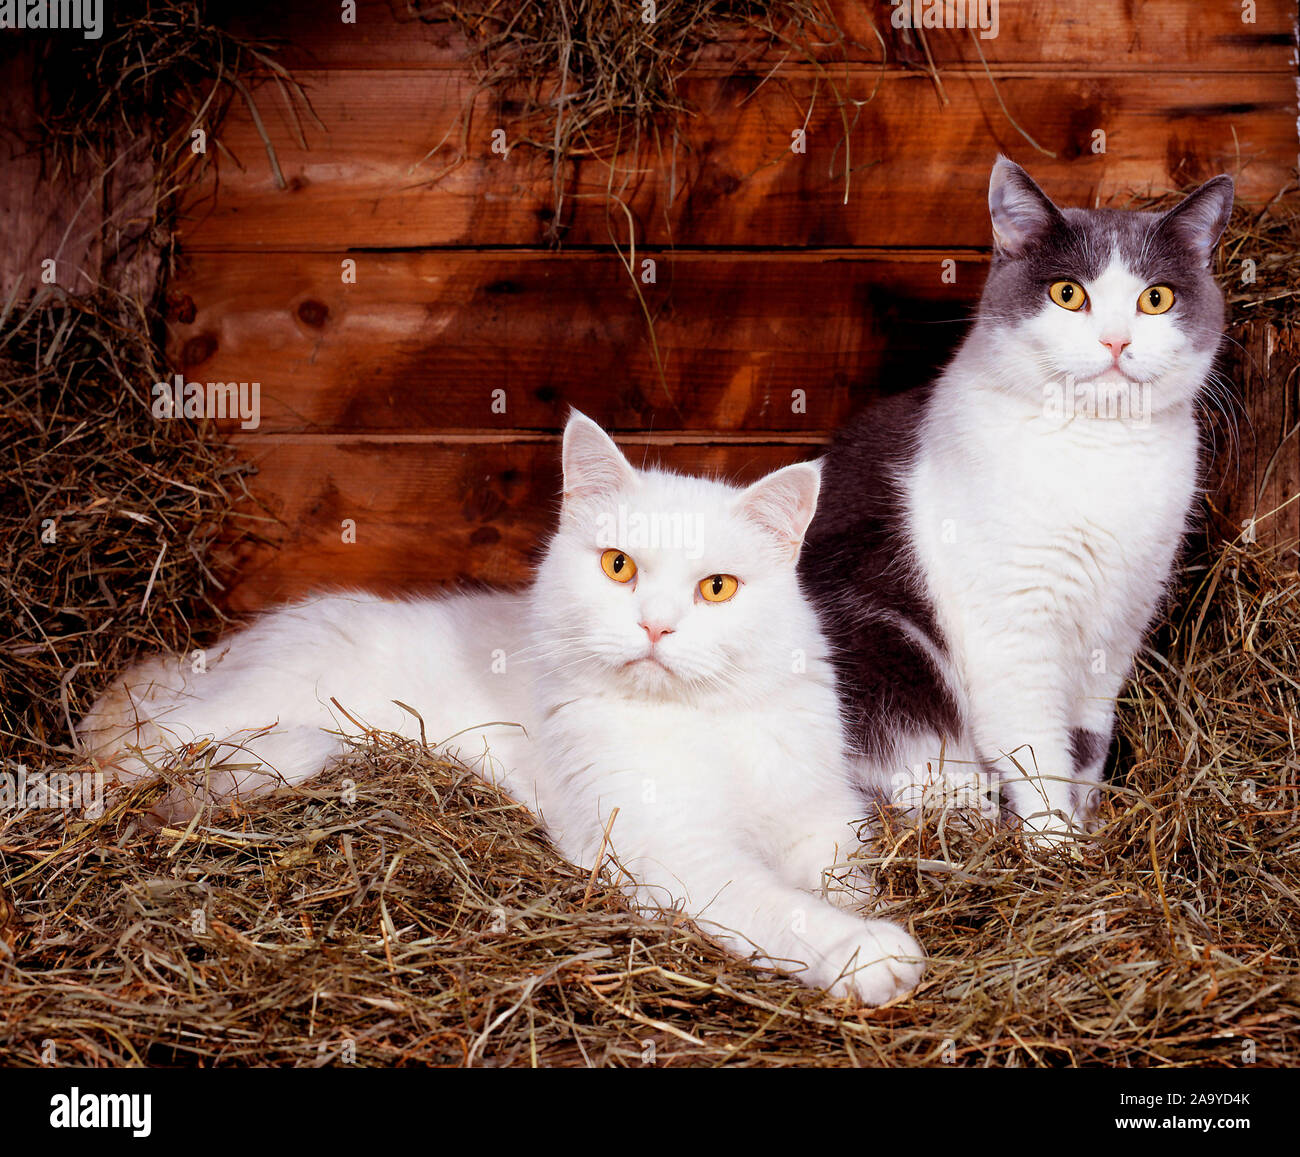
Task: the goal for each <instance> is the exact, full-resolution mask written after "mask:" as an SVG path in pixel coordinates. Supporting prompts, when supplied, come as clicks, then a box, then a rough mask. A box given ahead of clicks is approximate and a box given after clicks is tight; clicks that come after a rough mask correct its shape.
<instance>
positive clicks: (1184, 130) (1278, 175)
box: [181, 70, 1296, 252]
mask: <svg viewBox="0 0 1300 1157" xmlns="http://www.w3.org/2000/svg"><path fill="white" fill-rule="evenodd" d="M303 80H304V82H305V83H306V84H307V85H308V88H309V91H310V94H311V99H312V102H313V105H314V107H315V110H316V113H317V115H318V116H319V117H320V119H321V121H322V122H323V123H324V125H325V126H326V128H327V131H326V132H322V131H321V130H320V129H318V128H316V127H314V126H312V125H311V124H306V125H304V126H303V131H304V132H305V134H306V139H307V141H308V144H309V147H308V148H307V149H303V148H301V147H300V145H299V144H298V143H297V142H296V133H297V128H296V117H295V116H294V115H292V114H291V113H290V111H289V109H288V106H287V103H286V100H285V98H284V96H283V94H282V93H281V92H280V90H279V89H278V88H276V87H275V86H263V87H262V88H260V89H259V90H258V91H257V94H256V97H255V99H256V100H257V101H258V104H259V108H260V109H261V114H262V117H263V119H264V121H265V122H266V125H267V131H268V133H269V134H270V136H271V139H272V141H273V143H274V145H275V147H276V150H277V154H278V157H279V163H280V166H281V168H282V170H283V174H284V179H285V182H286V187H285V188H280V187H278V185H277V183H276V181H275V179H274V178H273V176H272V173H271V170H270V167H269V165H268V163H267V161H266V156H265V150H264V146H263V142H262V139H261V137H260V136H259V135H258V133H257V132H256V131H255V129H254V128H253V126H252V125H251V123H250V121H249V118H248V116H247V114H246V112H242V111H240V110H238V109H236V110H232V114H231V116H230V118H229V120H228V123H227V126H226V128H225V129H224V130H223V133H222V137H221V144H222V146H223V147H225V148H226V149H228V150H230V152H231V153H233V154H234V156H235V157H236V158H238V160H239V162H240V164H242V165H243V166H244V167H243V168H242V169H241V168H239V167H237V166H236V165H234V164H230V163H223V164H222V166H221V175H220V182H221V183H220V186H219V196H216V197H215V200H214V199H212V198H211V197H209V196H207V194H211V193H212V192H213V189H212V188H211V187H207V188H206V189H205V190H200V194H202V195H201V196H200V197H199V198H198V199H196V200H194V201H192V202H191V204H190V207H189V217H188V220H187V221H186V222H185V223H184V226H183V228H182V230H181V240H182V242H183V244H184V246H185V247H186V249H188V250H189V251H191V252H195V251H200V250H220V251H223V252H230V251H238V250H249V249H254V250H256V249H283V250H295V251H312V250H314V251H319V250H337V249H392V248H400V249H409V248H422V247H434V246H466V245H479V246H482V245H508V246H534V245H540V244H543V243H544V241H545V239H546V235H547V230H548V226H549V224H550V221H551V217H552V216H553V205H554V198H553V188H552V175H551V171H550V166H549V164H548V163H547V162H546V161H545V159H544V158H543V157H542V156H541V155H540V154H539V153H537V152H536V151H534V150H530V149H528V148H526V147H517V148H514V149H513V150H512V151H511V152H510V153H509V155H508V156H505V157H502V156H499V155H494V154H493V153H492V151H491V132H492V130H493V129H495V128H498V127H503V126H506V127H507V134H508V138H507V139H511V138H510V137H509V132H510V130H509V128H508V126H509V125H510V123H511V117H512V116H513V115H514V112H515V111H517V110H515V109H514V108H513V106H512V105H511V103H510V102H509V101H500V100H498V99H497V98H495V97H494V96H492V95H491V94H488V93H479V94H478V96H477V97H476V98H475V97H474V92H475V87H474V82H473V80H472V78H471V77H470V76H469V75H468V74H465V73H460V72H421V73H416V72H408V71H403V70H385V71H335V72H314V73H307V74H305V75H304V76H303ZM876 81H877V77H876V75H875V74H874V73H872V72H868V71H862V72H858V73H856V74H854V76H853V77H852V78H851V81H850V84H849V91H850V92H852V93H853V94H854V95H857V96H861V97H863V98H865V97H866V96H867V95H868V94H869V93H870V91H871V89H872V88H873V86H874V85H875V84H876ZM755 83H756V82H755V81H754V80H753V79H752V78H740V77H732V78H728V79H722V78H716V77H703V78H700V77H695V78H690V79H688V80H686V81H684V82H683V91H684V92H685V93H687V95H688V96H689V97H690V100H691V103H692V105H693V106H694V107H696V108H698V109H699V110H700V116H699V119H698V120H697V121H694V122H693V123H692V125H691V127H690V132H689V134H688V135H687V136H685V137H683V138H682V139H681V140H680V141H679V142H678V145H677V147H676V149H675V151H674V150H673V148H672V147H671V144H672V143H671V141H669V142H664V151H662V152H655V151H653V150H650V149H649V148H648V150H647V153H646V156H645V158H644V164H643V165H642V166H641V167H640V168H639V169H638V170H637V171H635V172H622V173H621V174H619V175H615V174H611V172H610V171H609V170H608V169H607V167H606V166H604V165H603V164H600V163H597V162H594V161H588V162H577V163H575V164H573V165H571V166H570V167H569V172H568V174H567V176H566V180H565V196H564V203H563V205H562V207H561V220H562V221H564V222H565V223H566V228H565V229H564V230H563V237H564V240H565V241H566V243H568V244H577V245H602V246H608V245H609V244H610V243H611V241H612V240H614V239H617V240H618V241H620V242H621V243H624V244H625V243H626V241H627V236H628V220H627V217H626V215H625V214H624V212H623V209H622V208H621V205H620V202H625V203H626V204H627V206H628V208H629V210H630V213H631V218H632V220H633V221H634V222H635V233H636V239H637V242H638V244H646V245H659V246H665V247H667V246H676V247H691V246H706V247H713V248H751V247H758V248H765V249H776V248H783V247H815V248H828V247H829V248H850V247H862V246H868V247H897V246H925V247H929V248H978V247H981V246H984V245H986V244H987V242H988V222H987V213H986V209H985V194H986V189H987V181H988V171H989V167H990V165H991V163H992V161H993V158H994V156H995V155H996V154H997V153H998V152H1006V153H1008V154H1009V155H1011V156H1013V157H1015V158H1016V159H1018V160H1021V161H1023V162H1024V163H1025V164H1026V165H1027V166H1028V167H1029V168H1030V170H1031V171H1032V172H1033V173H1034V174H1035V176H1036V177H1037V178H1038V179H1039V180H1040V181H1041V182H1042V184H1043V185H1044V187H1045V188H1046V189H1047V190H1048V191H1049V193H1050V194H1051V195H1053V196H1054V197H1055V198H1057V199H1058V200H1059V201H1060V202H1061V203H1063V204H1091V203H1094V202H1096V201H1098V200H1100V201H1101V202H1102V203H1106V202H1107V201H1109V200H1110V199H1112V198H1115V197H1117V196H1119V195H1120V194H1121V193H1127V192H1131V191H1136V192H1139V193H1141V192H1145V191H1163V190H1165V189H1167V188H1169V187H1171V186H1176V185H1182V184H1185V183H1187V182H1189V181H1192V180H1200V179H1204V178H1207V177H1209V176H1212V175H1213V174H1215V173H1217V172H1221V171H1231V172H1234V173H1236V174H1237V175H1238V179H1239V195H1240V196H1241V198H1242V199H1244V200H1247V201H1254V202H1256V203H1262V202H1264V201H1266V200H1267V199H1269V198H1270V197H1272V196H1273V195H1274V194H1275V193H1276V192H1277V190H1278V189H1279V188H1281V187H1282V185H1283V184H1285V182H1286V180H1287V175H1288V172H1289V170H1290V168H1291V167H1292V165H1293V164H1294V158H1295V151H1296V148H1295V146H1296V140H1295V85H1294V81H1293V79H1292V78H1291V77H1289V76H1287V75H1285V74H1272V73H1264V74H1258V75H1243V74H1236V73H1228V74H1216V75H1210V76H1192V75H1175V76H1166V77H1161V78H1159V79H1156V80H1151V81H1144V82H1142V83H1140V84H1135V83H1133V82H1132V80H1131V79H1129V78H1124V77H1113V76H1112V77H1091V78H1081V77H1076V76H1060V77H1042V76H1004V77H1002V78H1001V79H999V81H998V92H999V93H1000V95H1001V99H1002V101H1003V102H1004V103H1005V105H1006V107H1007V109H1008V110H1009V112H1010V113H1011V115H1013V116H1014V117H1015V118H1016V119H1017V121H1018V122H1019V123H1020V125H1021V126H1023V128H1024V129H1025V131H1027V132H1029V133H1031V134H1032V135H1033V136H1034V138H1035V139H1036V140H1037V141H1038V142H1039V144H1040V145H1041V146H1042V147H1043V148H1045V149H1048V150H1051V151H1053V152H1055V153H1056V154H1057V155H1056V157H1055V158H1049V157H1046V156H1043V155H1041V154H1039V153H1037V152H1035V151H1034V149H1032V148H1031V147H1030V146H1029V145H1027V144H1026V142H1025V141H1024V139H1023V138H1022V137H1021V136H1020V134H1019V132H1017V130H1016V129H1015V128H1014V127H1013V126H1012V124H1011V122H1010V121H1009V120H1008V119H1007V116H1006V115H1005V114H1004V113H1003V112H1002V110H1001V107H1000V106H999V103H998V97H997V95H995V93H994V90H993V88H992V86H991V84H990V82H989V81H988V80H987V79H986V78H983V77H980V76H976V75H974V74H966V75H961V76H954V77H953V78H951V80H950V81H949V82H948V83H947V84H946V86H945V91H946V93H947V96H948V98H949V103H948V105H946V106H943V105H941V104H940V103H939V100H938V98H937V96H936V94H935V91H934V88H933V86H932V85H931V84H930V82H929V80H928V79H926V78H925V77H923V76H920V75H919V74H891V75H889V76H887V77H886V79H885V80H884V81H883V82H882V83H881V84H880V88H879V91H878V92H877V93H876V95H875V96H874V98H873V99H871V100H870V102H869V103H867V104H866V105H864V106H863V108H862V109H861V115H860V118H859V120H858V122H857V124H856V127H855V128H854V129H853V132H852V133H851V135H850V137H849V140H850V143H851V150H852V151H851V157H850V163H851V165H852V167H853V169H854V173H853V177H852V182H851V187H850V192H849V200H848V204H845V203H844V197H845V185H844V179H843V169H844V156H845V153H844V148H843V141H844V129H843V124H842V120H841V112H840V110H839V109H837V108H835V107H833V104H832V102H831V101H830V100H829V99H828V98H827V96H826V93H825V91H824V90H823V91H822V93H821V94H820V96H819V97H818V99H817V100H816V101H813V102H812V103H811V112H810V111H809V108H810V103H809V102H810V100H811V97H812V81H811V80H809V81H808V82H807V83H803V82H795V81H791V82H789V83H784V84H782V83H777V82H775V81H774V82H772V83H769V84H767V85H765V86H764V87H763V88H762V89H760V90H759V91H758V93H757V95H753V96H752V99H748V98H750V97H751V94H753V91H754V85H755ZM471 107H472V109H473V115H472V117H471V118H470V120H469V122H468V137H467V145H466V150H465V153H464V157H463V160H462V163H459V164H456V165H454V166H452V167H450V168H449V167H448V166H449V165H450V164H451V160H452V158H454V157H455V156H456V155H457V154H458V142H459V141H460V139H461V138H460V128H459V127H458V126H459V125H460V124H461V119H460V118H461V117H462V114H463V113H464V110H465V109H467V108H471ZM805 121H806V123H807V130H806V134H807V135H806V138H805V139H806V142H807V152H806V154H803V155H800V154H796V153H794V152H792V151H791V147H790V146H791V141H792V136H791V134H792V132H793V131H794V130H796V129H798V128H800V127H802V126H804V125H805ZM1098 129H1101V130H1104V131H1105V133H1106V147H1107V152H1106V153H1105V154H1104V155H1094V154H1093V152H1092V151H1091V149H1092V144H1093V135H1092V134H1093V132H1094V130H1098ZM440 142H446V146H445V148H444V149H443V152H442V153H440V154H439V155H438V156H436V157H433V158H430V157H429V153H430V151H431V150H433V149H435V147H437V146H438V145H439V143H440ZM444 157H446V158H447V160H445V161H444V160H443V158H444ZM611 183H612V184H611ZM611 189H612V192H613V193H614V194H615V195H616V196H617V198H618V200H614V199H612V198H611Z"/></svg>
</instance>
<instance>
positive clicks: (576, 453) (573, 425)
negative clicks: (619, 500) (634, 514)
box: [563, 419, 636, 498]
mask: <svg viewBox="0 0 1300 1157" xmlns="http://www.w3.org/2000/svg"><path fill="white" fill-rule="evenodd" d="M563 469H564V493H565V494H566V495H568V496H571V497H578V498H590V497H597V496H600V495H605V494H615V493H617V492H618V491H619V490H622V489H625V488H626V487H628V486H630V485H631V484H632V483H633V482H635V481H636V471H635V470H633V469H632V467H631V465H630V464H629V463H628V461H627V459H626V458H624V457H623V454H622V451H620V450H619V448H618V447H617V446H616V445H615V444H614V441H613V439H611V438H610V437H609V436H608V435H607V434H606V433H605V432H604V431H603V430H602V429H600V427H599V426H597V425H596V424H595V423H594V422H591V421H588V420H587V419H581V420H572V421H570V423H569V425H568V427H566V429H565V432H564V450H563Z"/></svg>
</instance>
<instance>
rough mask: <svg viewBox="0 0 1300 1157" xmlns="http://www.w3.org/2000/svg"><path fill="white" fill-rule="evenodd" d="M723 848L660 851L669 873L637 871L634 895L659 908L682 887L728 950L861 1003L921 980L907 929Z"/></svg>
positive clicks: (696, 915) (705, 927)
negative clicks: (702, 858)
mask: <svg viewBox="0 0 1300 1157" xmlns="http://www.w3.org/2000/svg"><path fill="white" fill-rule="evenodd" d="M720 851H721V850H720V849H715V851H714V853H713V857H712V862H710V863H703V862H699V861H697V862H696V863H694V864H689V863H687V862H686V859H684V857H683V856H682V855H680V854H674V855H671V856H668V857H664V859H665V860H667V861H668V862H672V863H673V864H674V871H673V873H672V874H671V878H670V877H668V876H666V875H664V874H663V873H661V872H658V871H655V870H653V869H651V870H648V871H644V872H642V873H639V874H638V873H636V872H634V875H638V878H639V885H638V887H637V888H636V899H637V900H638V902H639V903H640V905H641V906H642V907H643V908H647V909H653V908H655V907H662V906H663V904H664V897H665V896H666V895H681V893H682V891H683V888H684V889H685V893H686V894H685V895H684V896H682V899H684V900H685V906H686V912H687V914H688V915H690V916H691V917H692V918H693V919H694V920H695V922H696V924H698V925H699V927H700V928H701V930H702V931H704V932H705V933H706V934H708V935H709V936H710V937H712V938H713V939H714V940H716V941H718V942H719V943H720V944H721V945H722V946H723V947H725V948H726V949H727V950H728V951H730V952H732V953H734V954H735V955H737V956H740V957H742V958H746V957H749V958H753V959H754V961H755V963H757V964H759V965H760V966H761V967H768V968H777V969H780V970H781V971H783V972H790V973H793V974H794V975H795V976H796V977H797V978H798V979H799V980H801V981H803V982H804V983H805V984H807V985H810V986H812V987H814V988H824V989H827V990H828V991H829V992H830V993H831V994H832V995H834V996H840V997H848V998H850V999H852V1000H855V1001H857V1002H859V1003H861V1004H869V1005H877V1004H884V1003H885V1002H886V1001H889V1000H893V999H894V998H895V997H897V996H902V995H903V994H905V993H907V992H909V991H910V990H911V989H912V988H913V987H915V985H916V984H917V982H918V981H919V980H920V979H921V975H922V973H923V972H924V970H925V954H924V952H923V951H922V950H921V947H920V945H919V944H917V942H916V941H915V940H914V939H913V938H912V937H911V936H910V935H909V934H908V932H907V931H906V929H904V928H902V927H900V926H899V925H897V924H894V923H892V922H890V921H888V920H871V919H864V918H862V917H860V916H856V915H853V914H851V913H849V912H846V911H843V910H842V909H840V908H838V907H836V906H834V905H833V904H830V903H828V902H827V901H826V900H823V899H821V898H820V897H818V896H812V895H809V893H808V892H807V891H804V890H803V889H801V888H796V887H792V886H791V885H790V884H788V883H786V881H785V880H784V879H783V878H782V877H781V876H779V875H778V874H777V873H776V872H774V871H773V870H772V869H771V868H769V867H768V866H766V865H765V864H763V863H762V862H761V861H759V860H758V859H757V858H755V857H750V856H742V855H737V854H733V855H726V854H725V853H721V854H719V853H720ZM647 867H649V865H647Z"/></svg>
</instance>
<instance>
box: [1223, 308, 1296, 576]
mask: <svg viewBox="0 0 1300 1157" xmlns="http://www.w3.org/2000/svg"><path fill="white" fill-rule="evenodd" d="M1234 336H1235V337H1236V339H1237V341H1239V342H1240V347H1239V349H1238V351H1237V353H1236V356H1235V358H1234V359H1233V361H1234V376H1235V378H1236V384H1237V386H1238V388H1239V390H1240V398H1241V411H1240V412H1239V413H1238V414H1237V415H1236V418H1237V432H1236V442H1237V445H1238V447H1239V451H1238V453H1237V455H1236V456H1235V460H1234V459H1230V458H1229V459H1228V460H1227V461H1225V465H1224V470H1223V485H1224V489H1225V491H1226V494H1221V495H1220V497H1221V498H1222V497H1227V498H1228V505H1229V510H1230V512H1231V519H1232V523H1233V529H1234V530H1236V529H1239V528H1241V527H1243V526H1245V525H1246V524H1247V523H1249V522H1252V521H1253V523H1254V525H1253V527H1252V528H1251V529H1252V530H1253V533H1254V534H1255V536H1256V538H1257V539H1258V540H1259V541H1261V542H1267V543H1269V544H1271V545H1273V546H1275V547H1276V548H1277V549H1278V550H1279V551H1281V552H1282V553H1284V554H1286V555H1287V557H1288V558H1289V560H1290V562H1291V565H1292V566H1295V565H1296V561H1297V555H1296V548H1297V545H1300V497H1298V496H1300V335H1298V334H1297V333H1296V331H1295V330H1294V329H1293V328H1280V327H1278V326H1276V325H1272V324H1268V323H1265V322H1253V323H1251V324H1249V325H1246V326H1243V327H1240V329H1239V330H1238V331H1237V332H1236V333H1235V334H1234ZM1228 449H1231V447H1228ZM1225 458H1227V456H1226V455H1225ZM1212 497H1213V496H1212Z"/></svg>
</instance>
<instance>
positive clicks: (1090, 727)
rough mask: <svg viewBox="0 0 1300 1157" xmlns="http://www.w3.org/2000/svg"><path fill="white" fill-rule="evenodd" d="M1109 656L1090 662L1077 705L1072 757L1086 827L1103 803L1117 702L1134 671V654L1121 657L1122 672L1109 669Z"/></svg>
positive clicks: (1097, 654)
mask: <svg viewBox="0 0 1300 1157" xmlns="http://www.w3.org/2000/svg"><path fill="white" fill-rule="evenodd" d="M1109 658H1110V656H1109V654H1108V652H1107V651H1106V650H1104V649H1101V648H1098V649H1096V650H1094V651H1093V652H1092V654H1091V655H1090V656H1089V657H1088V658H1087V665H1086V667H1085V677H1084V679H1083V681H1082V684H1083V685H1082V687H1081V689H1080V692H1079V695H1078V697H1077V699H1076V701H1075V704H1074V710H1073V712H1072V718H1071V729H1070V754H1071V756H1072V758H1073V760H1074V777H1075V785H1074V792H1075V800H1076V806H1077V809H1078V811H1079V814H1080V816H1081V817H1082V820H1083V822H1084V823H1085V824H1089V825H1090V824H1092V821H1093V820H1094V818H1095V817H1096V814H1097V808H1098V807H1099V805H1100V803H1101V790H1100V785H1101V783H1102V781H1103V780H1104V779H1105V773H1106V756H1107V755H1108V754H1109V752H1110V745H1111V740H1112V738H1113V737H1114V734H1115V702H1116V700H1117V699H1118V697H1119V694H1120V692H1121V691H1122V690H1123V689H1124V684H1125V682H1127V679H1128V671H1129V670H1130V669H1131V667H1132V656H1131V654H1128V653H1125V654H1124V655H1122V656H1121V666H1120V668H1119V670H1118V671H1117V670H1114V669H1113V668H1111V667H1110V666H1109V663H1108V659H1109Z"/></svg>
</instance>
